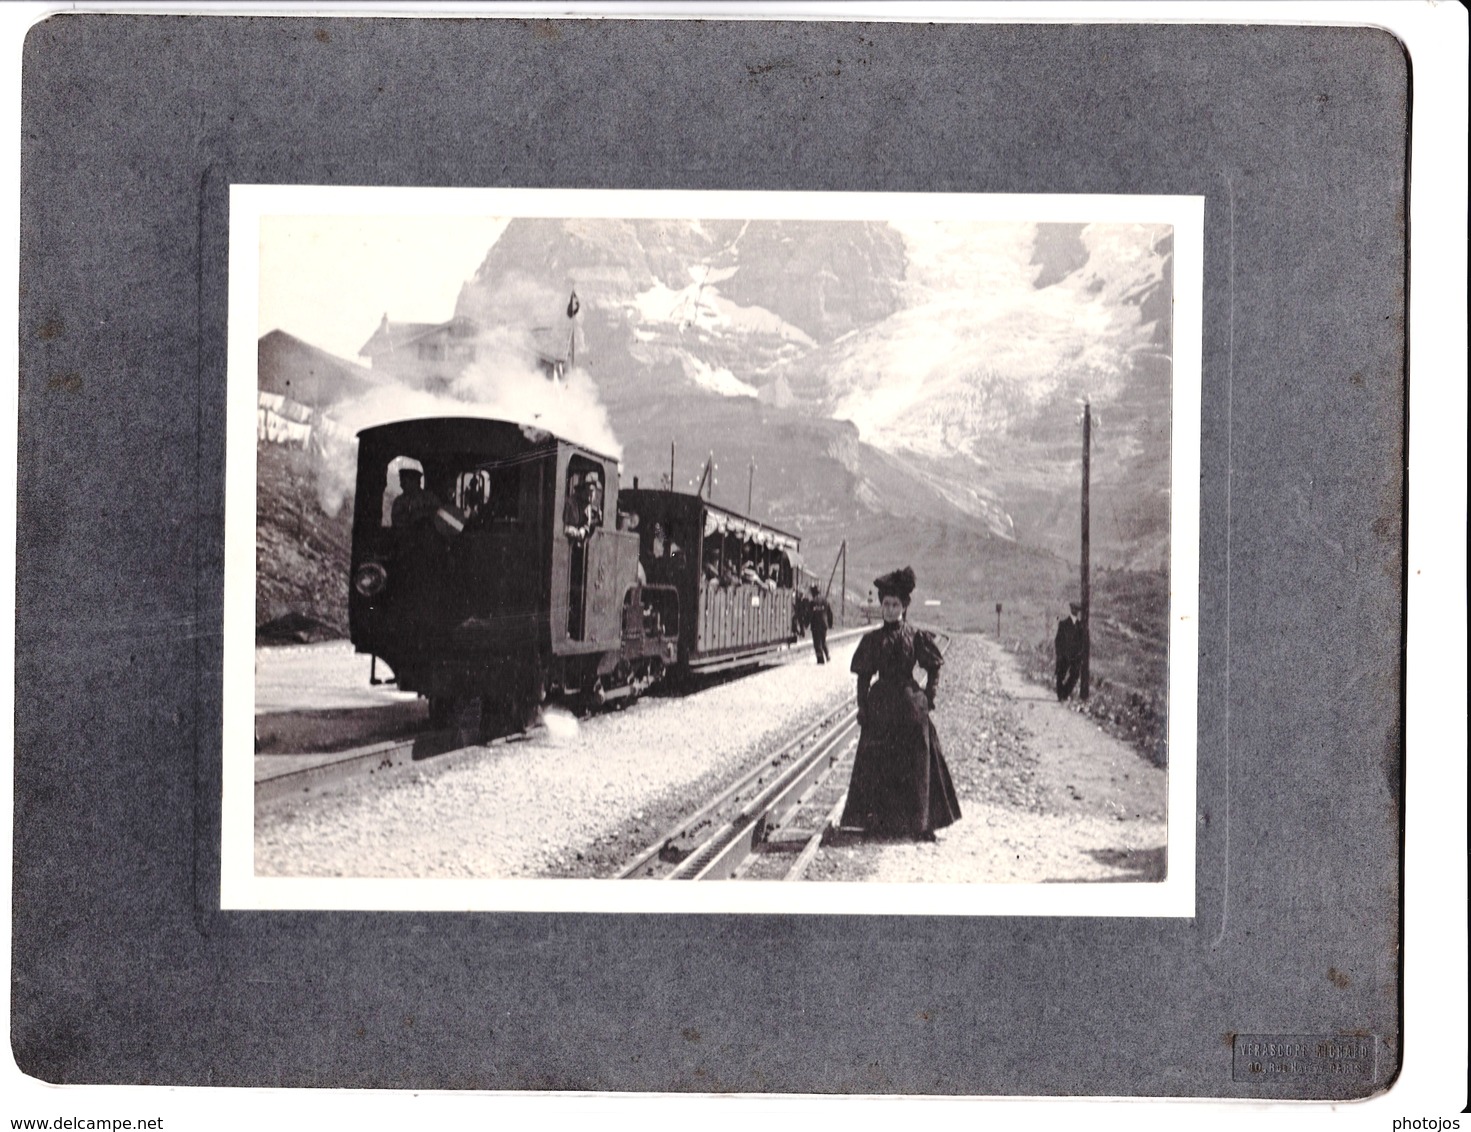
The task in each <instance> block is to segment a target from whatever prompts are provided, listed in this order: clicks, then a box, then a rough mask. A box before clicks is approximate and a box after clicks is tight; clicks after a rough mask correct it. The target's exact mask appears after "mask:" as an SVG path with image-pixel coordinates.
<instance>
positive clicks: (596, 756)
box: [255, 639, 855, 878]
mask: <svg viewBox="0 0 1471 1132" xmlns="http://www.w3.org/2000/svg"><path fill="white" fill-rule="evenodd" d="M854 645H855V641H854V640H852V639H849V640H845V641H841V642H837V643H835V644H834V645H833V647H832V663H830V664H826V665H818V664H816V663H815V662H814V661H813V659H812V654H811V652H810V648H809V649H804V648H803V647H802V644H801V643H800V642H799V644H798V646H797V648H796V649H794V650H793V653H792V656H791V659H790V660H789V661H788V663H786V664H782V665H779V666H775V667H772V668H768V669H765V670H762V671H759V672H756V673H754V674H751V675H747V676H743V677H738V678H735V679H732V680H730V681H729V682H726V683H723V684H719V685H717V686H715V687H711V688H707V689H705V690H704V691H700V692H698V693H693V694H690V695H687V696H682V697H676V696H667V697H657V698H646V699H644V700H642V701H640V702H639V703H637V704H635V705H633V706H632V707H631V708H629V709H628V710H627V711H622V712H609V713H604V714H598V715H594V716H590V717H587V718H584V719H582V720H577V719H575V718H574V717H572V716H571V715H570V714H568V713H565V712H560V711H557V710H555V709H553V710H552V711H551V712H549V713H548V719H547V727H546V729H545V731H541V732H538V733H536V734H534V735H533V736H532V737H530V738H528V739H527V740H525V741H522V742H516V743H510V744H506V745H503V746H497V747H492V748H487V749H486V750H485V751H484V752H483V755H481V756H479V757H472V758H460V759H456V760H454V761H453V763H451V764H445V765H441V766H436V765H434V762H433V761H432V760H428V761H425V762H424V763H422V764H419V765H417V766H415V767H414V768H413V769H412V770H410V771H408V772H407V773H406V774H400V775H394V776H390V777H383V778H370V779H367V780H359V781H357V782H355V783H354V784H353V785H352V786H351V788H342V789H337V790H333V791H330V792H328V793H324V794H321V795H317V796H313V797H311V798H309V799H307V798H292V799H290V800H282V801H281V802H278V803H270V804H266V805H263V806H260V807H258V808H257V813H256V826H255V871H256V873H257V875H260V876H281V877H288V876H291V877H426V878H428V877H470V878H513V877H550V876H584V877H586V876H609V875H612V874H613V873H615V872H616V871H617V869H618V867H620V866H621V864H622V863H623V862H624V861H626V860H627V859H629V858H630V857H632V856H633V854H634V853H636V852H637V851H638V850H639V849H642V848H643V847H644V846H646V845H648V844H650V843H651V842H652V841H653V840H654V838H655V837H657V836H658V835H659V834H661V833H663V832H664V831H665V829H667V827H668V826H669V825H670V824H671V823H673V822H674V821H675V820H677V819H678V818H679V817H680V816H681V815H682V814H683V813H685V812H687V811H689V810H691V809H693V808H695V807H696V806H697V805H699V804H700V803H702V802H704V801H706V800H707V799H708V798H709V797H710V796H711V795H713V794H714V793H715V792H716V791H717V790H718V789H719V788H720V787H721V786H722V785H724V784H725V783H727V782H729V781H731V780H733V779H734V778H735V777H736V776H737V775H738V774H739V773H740V772H741V771H743V770H745V769H746V768H747V767H749V766H751V765H753V764H754V763H755V762H756V761H758V760H759V759H760V758H761V756H762V755H763V754H764V753H765V752H767V751H769V750H771V749H772V748H773V747H775V746H777V745H779V744H780V743H781V742H782V741H783V740H784V739H786V738H788V737H790V736H792V735H794V734H795V733H796V732H798V731H799V730H800V729H802V728H803V727H806V726H808V725H810V724H813V723H815V722H817V721H818V720H819V719H821V718H823V717H824V716H826V715H828V714H830V713H831V712H832V711H834V710H836V709H837V708H838V707H840V706H842V705H843V704H845V703H846V702H848V701H850V700H851V699H852V695H853V692H852V677H851V676H850V675H849V672H848V662H849V660H850V659H851V657H852V651H853V648H854Z"/></svg>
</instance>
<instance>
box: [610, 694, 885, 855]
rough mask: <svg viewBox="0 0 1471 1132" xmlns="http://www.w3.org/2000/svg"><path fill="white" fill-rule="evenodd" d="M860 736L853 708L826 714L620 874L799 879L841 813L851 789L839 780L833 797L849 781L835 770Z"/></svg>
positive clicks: (665, 836) (850, 751) (659, 841)
mask: <svg viewBox="0 0 1471 1132" xmlns="http://www.w3.org/2000/svg"><path fill="white" fill-rule="evenodd" d="M857 742H858V713H857V710H856V709H854V708H844V709H843V710H842V711H839V712H837V713H835V714H833V715H829V716H828V717H826V718H825V719H823V720H821V721H819V722H818V723H817V724H816V725H815V726H813V727H810V728H808V729H807V730H806V731H804V732H802V734H800V735H798V736H797V737H796V738H795V739H792V740H790V741H788V742H787V743H785V744H783V745H782V746H781V747H779V748H778V749H777V750H775V751H773V752H772V753H771V755H770V756H768V757H767V758H766V759H764V760H762V762H761V763H760V765H758V766H756V767H754V768H753V769H752V770H751V771H750V772H748V773H747V774H746V775H745V776H744V777H742V778H741V779H739V780H738V781H736V782H735V783H733V784H731V785H730V786H728V787H727V788H726V789H725V790H724V791H722V792H721V793H720V794H719V795H718V796H717V797H716V798H714V799H713V800H711V801H710V802H708V803H706V804H705V805H704V806H703V807H701V808H700V809H699V810H697V811H695V812H694V813H693V814H690V815H689V816H688V817H685V818H683V819H682V820H681V821H680V822H679V823H678V824H677V825H676V826H674V827H672V828H671V829H669V830H668V831H666V832H665V834H664V835H663V836H661V837H660V838H659V839H658V840H657V841H655V842H654V843H653V844H651V845H650V846H648V847H647V848H646V849H644V850H643V851H642V852H640V853H639V854H638V855H637V856H635V857H634V858H633V860H632V861H630V862H629V863H628V864H627V865H625V866H624V868H623V869H622V870H621V871H620V872H619V873H618V874H617V879H620V880H730V879H751V880H757V879H784V880H795V879H798V878H799V877H800V876H801V872H802V870H804V869H805V868H806V867H807V864H808V863H809V862H810V861H811V860H812V857H813V856H815V855H816V852H817V848H818V846H819V844H820V843H821V838H822V835H823V834H824V833H825V832H826V831H827V829H828V828H829V825H830V824H832V823H835V822H836V820H837V815H838V814H840V813H841V811H842V799H843V798H845V797H846V790H843V789H842V783H841V782H838V790H840V791H841V794H840V795H838V796H837V797H836V800H835V797H834V790H833V787H834V783H835V782H837V780H840V779H842V780H843V781H844V782H845V779H844V778H843V776H842V775H840V774H835V773H834V772H835V771H837V770H838V769H839V768H840V767H842V766H845V765H846V763H847V760H848V759H849V757H850V756H851V755H852V752H853V750H854V748H855V747H856V745H857ZM768 857H769V858H770V860H763V858H768ZM778 861H780V862H781V863H778V864H773V862H778ZM778 873H779V874H780V875H776V874H778Z"/></svg>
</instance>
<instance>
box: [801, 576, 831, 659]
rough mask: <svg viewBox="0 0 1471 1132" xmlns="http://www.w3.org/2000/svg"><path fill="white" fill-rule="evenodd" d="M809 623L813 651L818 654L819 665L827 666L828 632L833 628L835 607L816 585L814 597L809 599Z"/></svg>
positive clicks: (813, 590)
mask: <svg viewBox="0 0 1471 1132" xmlns="http://www.w3.org/2000/svg"><path fill="white" fill-rule="evenodd" d="M807 621H808V624H809V625H810V626H811V627H812V651H813V652H815V653H816V654H817V663H818V664H826V663H827V661H828V656H827V631H828V630H829V629H831V628H832V627H833V607H832V606H830V605H829V604H828V603H827V598H825V597H823V596H822V591H821V590H819V589H818V588H817V586H816V585H814V586H813V587H812V596H811V597H810V598H808V599H807Z"/></svg>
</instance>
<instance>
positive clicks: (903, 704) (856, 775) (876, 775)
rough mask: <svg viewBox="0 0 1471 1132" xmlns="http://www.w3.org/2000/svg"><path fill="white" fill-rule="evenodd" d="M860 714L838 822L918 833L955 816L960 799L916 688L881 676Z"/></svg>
mask: <svg viewBox="0 0 1471 1132" xmlns="http://www.w3.org/2000/svg"><path fill="white" fill-rule="evenodd" d="M864 714H865V722H866V726H865V727H864V728H863V733H862V735H861V736H860V737H859V740H858V753H857V755H856V756H855V757H854V759H853V778H852V781H851V782H850V783H849V784H848V802H847V805H846V806H844V808H843V818H842V824H843V825H846V826H859V827H862V828H863V829H864V830H866V831H867V832H869V833H877V834H885V835H900V836H902V835H907V836H911V837H916V836H919V835H922V834H926V833H933V832H934V831H935V830H937V829H944V828H945V827H946V826H947V825H950V824H951V823H953V822H955V821H956V820H958V819H959V817H960V801H959V799H957V798H956V796H955V786H954V784H953V783H952V782H951V781H950V768H949V767H947V766H946V765H945V759H944V756H943V755H941V753H940V737H939V735H938V734H936V732H935V725H934V723H933V722H931V720H930V713H929V708H928V705H927V704H926V703H925V698H924V693H923V692H922V691H920V690H919V687H918V686H917V685H916V684H914V683H913V682H912V681H911V682H910V683H909V684H908V685H904V684H898V683H895V682H893V681H885V680H880V681H878V682H877V683H875V684H874V685H873V686H872V687H870V688H869V690H868V703H867V710H866V711H865V713H864Z"/></svg>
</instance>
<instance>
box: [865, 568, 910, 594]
mask: <svg viewBox="0 0 1471 1132" xmlns="http://www.w3.org/2000/svg"><path fill="white" fill-rule="evenodd" d="M873 588H874V589H876V590H878V594H879V600H880V601H882V600H883V599H884V598H886V597H897V598H898V599H899V600H900V601H903V602H908V601H909V595H910V594H912V593H913V592H914V571H913V570H911V569H910V568H909V567H908V566H906V567H904V569H902V570H894V571H892V572H890V573H888V574H885V575H883V576H882V577H879V578H875V579H874V580H873Z"/></svg>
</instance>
